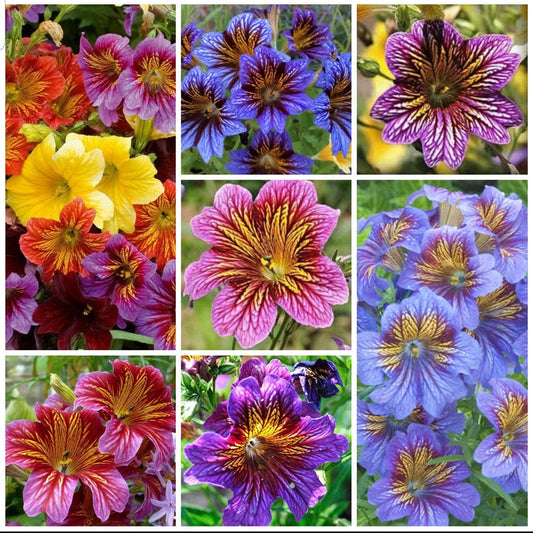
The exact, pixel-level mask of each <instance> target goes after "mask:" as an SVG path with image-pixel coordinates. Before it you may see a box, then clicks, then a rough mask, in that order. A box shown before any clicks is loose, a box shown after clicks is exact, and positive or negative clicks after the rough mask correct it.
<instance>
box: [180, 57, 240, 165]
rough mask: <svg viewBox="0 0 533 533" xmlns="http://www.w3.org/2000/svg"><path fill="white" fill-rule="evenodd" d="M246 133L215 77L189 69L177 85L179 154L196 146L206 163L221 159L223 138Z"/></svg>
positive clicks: (214, 75)
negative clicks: (179, 85)
mask: <svg viewBox="0 0 533 533" xmlns="http://www.w3.org/2000/svg"><path fill="white" fill-rule="evenodd" d="M244 131H246V127H245V126H244V125H243V124H242V123H241V122H240V120H238V119H237V117H236V116H235V114H234V113H233V111H232V110H231V108H230V106H229V105H228V102H227V100H226V96H225V92H224V88H223V87H222V85H221V84H220V80H219V79H218V76H217V75H216V74H214V73H212V72H207V73H205V74H203V73H202V67H199V66H198V67H194V68H192V69H191V70H190V71H189V72H188V74H187V76H185V78H184V80H183V82H182V84H181V150H182V151H183V150H186V149H187V148H191V147H192V146H196V147H197V148H198V151H199V152H200V155H201V156H202V159H203V160H204V161H205V162H206V163H208V162H209V160H210V159H211V156H212V155H215V156H218V157H222V155H223V153H224V138H225V137H227V136H229V135H237V134H238V133H242V132H244Z"/></svg>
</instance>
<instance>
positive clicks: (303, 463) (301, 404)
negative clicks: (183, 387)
mask: <svg viewBox="0 0 533 533" xmlns="http://www.w3.org/2000/svg"><path fill="white" fill-rule="evenodd" d="M320 361H321V362H322V363H320ZM324 363H329V365H330V366H331V375H332V376H326V377H322V378H321V379H320V380H317V381H316V382H315V385H314V386H312V388H313V393H310V388H306V389H305V391H306V394H305V398H306V399H309V397H310V396H311V397H315V396H316V397H318V396H319V391H323V390H326V389H328V388H329V387H330V386H334V385H333V384H334V383H337V384H339V381H340V384H342V381H341V380H340V378H338V376H339V374H338V371H337V368H336V367H335V365H334V364H333V363H332V362H327V361H324V360H317V361H315V362H310V361H303V362H302V364H305V366H306V367H307V368H309V369H310V371H312V370H313V368H316V367H317V365H318V367H320V368H322V366H323V364H324ZM320 373H321V372H320V371H319V374H320ZM299 374H300V372H299V371H298V369H296V368H295V369H294V372H293V373H292V374H291V372H290V371H289V369H288V368H287V367H285V366H284V365H283V364H281V362H280V361H279V360H277V359H272V360H271V361H270V362H269V363H268V364H267V363H266V362H265V361H264V360H263V359H258V358H251V359H248V360H246V361H245V362H244V363H242V365H241V367H240V374H239V376H238V378H237V379H236V380H235V381H234V382H233V383H232V385H231V391H230V393H229V397H228V399H227V400H224V401H221V402H220V403H218V404H217V406H216V409H215V410H214V411H213V412H212V413H211V414H210V416H209V417H208V418H207V420H206V421H205V424H204V429H205V430H207V431H206V432H204V433H202V434H201V435H200V436H199V437H198V438H197V439H196V440H195V441H194V442H193V443H189V444H186V445H185V447H184V451H183V453H184V455H185V457H186V459H187V460H188V461H190V463H192V466H190V468H188V469H187V471H186V472H185V473H184V481H185V483H187V484H188V485H197V484H202V483H209V484H211V485H215V486H219V487H224V488H228V489H231V490H232V491H233V496H232V498H231V499H230V500H229V501H228V505H227V507H226V508H225V509H224V512H223V517H222V519H223V525H224V526H268V525H270V524H271V521H272V513H271V505H272V503H273V502H274V501H275V500H276V498H278V497H280V498H281V499H282V500H284V501H285V502H287V504H288V507H289V509H290V511H291V513H292V514H293V515H294V519H295V520H296V521H297V522H299V521H300V520H301V519H302V517H303V516H304V515H305V514H306V513H307V512H308V511H309V509H310V508H312V507H314V506H315V505H316V504H317V503H318V502H319V501H320V500H321V499H322V498H323V497H324V495H325V494H326V492H327V489H326V486H325V485H324V484H323V483H322V482H321V481H320V479H319V477H318V476H317V473H316V472H315V470H316V469H317V468H319V467H320V466H321V465H323V464H324V463H325V462H330V461H331V462H337V461H340V459H341V458H342V456H343V455H344V454H345V453H346V452H347V451H348V448H349V441H348V439H347V438H346V437H345V436H344V435H340V434H336V433H334V431H335V419H334V418H333V417H332V416H331V415H330V414H326V415H323V416H322V415H321V414H320V413H319V411H318V410H317V409H316V406H315V405H314V404H311V403H308V402H307V401H303V400H302V399H301V398H300V397H299V396H298V394H297V390H296V388H295V387H294V384H293V382H292V381H291V378H292V379H295V377H296V379H297V376H298V375H299ZM336 377H337V378H338V379H336ZM336 392H338V389H337V391H336ZM185 394H186V397H187V392H185ZM331 395H332V394H329V392H328V394H322V396H331ZM190 463H189V464H190Z"/></svg>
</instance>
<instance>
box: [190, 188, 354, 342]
mask: <svg viewBox="0 0 533 533" xmlns="http://www.w3.org/2000/svg"><path fill="white" fill-rule="evenodd" d="M339 214H340V211H339V210H336V209H333V208H331V207H329V206H327V205H322V204H318V203H317V193H316V190H315V187H314V185H313V184H312V183H311V182H308V181H289V180H286V181H285V180H279V181H278V180H276V181H271V182H267V183H266V184H265V185H263V187H262V188H261V189H260V191H259V193H258V195H257V197H256V199H255V201H253V199H252V195H251V193H250V192H249V191H248V190H246V189H244V188H243V187H240V186H238V185H232V184H226V185H224V186H222V187H221V188H220V189H219V190H218V192H217V193H216V195H215V199H214V204H213V206H211V207H205V208H204V209H203V210H202V212H201V214H200V215H197V216H196V217H194V218H193V219H192V220H191V227H192V230H193V232H194V234H195V235H196V236H197V237H198V238H200V239H202V240H204V241H206V242H207V243H208V244H210V245H211V249H209V250H207V251H206V252H204V253H203V254H202V256H201V257H200V260H199V261H196V262H194V263H192V264H190V265H189V266H188V267H187V269H186V271H185V275H184V281H185V288H184V294H185V295H190V298H191V301H193V300H196V299H198V298H201V297H202V296H205V295H206V294H207V293H208V292H210V291H212V290H213V289H215V288H216V287H219V286H222V287H223V288H222V290H221V291H220V292H219V293H218V294H217V296H216V297H215V300H214V303H213V309H212V318H213V328H214V330H215V331H216V332H217V333H218V334H219V335H221V336H225V335H234V336H235V338H236V339H237V341H238V342H239V344H240V345H241V346H242V347H243V348H250V347H252V346H254V345H256V344H258V343H259V342H261V341H263V340H264V339H265V338H266V337H267V336H268V334H269V333H270V332H271V330H272V328H273V327H274V324H275V322H276V315H277V306H278V305H279V306H280V307H281V308H282V309H283V310H284V311H285V312H286V313H287V314H288V315H289V316H291V317H292V318H293V319H294V320H296V321H297V322H299V323H300V324H304V325H307V326H312V327H317V328H323V327H329V326H331V324H332V323H333V310H332V306H333V305H336V304H344V303H346V302H347V301H348V296H349V291H348V285H347V282H346V279H345V277H344V274H343V273H342V270H341V269H340V267H339V266H338V265H337V264H335V263H334V262H333V261H332V260H331V259H329V258H328V257H326V256H325V255H323V253H322V250H323V248H324V245H325V244H326V242H327V240H328V239H329V237H330V235H331V233H332V232H333V230H334V228H335V226H336V224H337V219H338V217H339Z"/></svg>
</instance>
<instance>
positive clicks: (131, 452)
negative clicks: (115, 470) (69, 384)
mask: <svg viewBox="0 0 533 533" xmlns="http://www.w3.org/2000/svg"><path fill="white" fill-rule="evenodd" d="M111 365H112V366H113V373H112V374H110V373H109V372H89V373H87V374H82V375H81V376H80V377H79V378H78V381H77V382H76V388H75V389H74V392H75V394H76V401H75V403H74V407H83V411H82V412H84V411H86V410H88V411H93V412H95V411H96V412H97V411H100V410H102V411H103V412H104V413H105V414H106V415H107V416H108V417H109V420H108V422H107V424H106V425H105V431H104V432H103V434H102V435H101V437H100V440H99V442H98V449H99V451H100V453H114V454H115V463H116V464H117V465H126V464H128V463H129V462H130V461H132V460H133V459H134V458H135V455H136V453H137V451H138V450H139V448H140V446H141V444H142V442H143V439H144V438H145V437H147V438H148V439H149V440H150V441H151V442H152V444H153V445H154V446H155V449H156V454H155V458H154V465H155V467H156V468H158V467H161V465H162V464H163V463H164V462H165V461H167V460H168V459H169V457H170V456H171V455H172V454H173V453H174V441H173V437H172V432H175V431H176V414H175V412H174V408H173V406H172V399H171V395H170V387H168V386H165V385H164V382H163V375H162V374H161V371H160V370H159V369H157V368H155V367H153V366H145V367H139V366H136V365H133V364H131V363H130V362H129V361H120V360H119V359H115V360H114V361H111Z"/></svg>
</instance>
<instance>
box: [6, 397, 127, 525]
mask: <svg viewBox="0 0 533 533" xmlns="http://www.w3.org/2000/svg"><path fill="white" fill-rule="evenodd" d="M35 414H36V415H37V419H38V422H31V421H29V420H16V421H14V422H11V423H9V424H8V425H7V427H6V464H8V465H10V464H15V465H17V466H19V467H21V468H29V469H31V473H30V477H29V478H28V482H27V483H26V486H25V487H24V491H23V500H24V512H25V513H26V514H27V515H28V516H36V515H38V514H39V513H46V514H47V515H48V516H49V517H50V518H51V519H52V520H53V521H54V522H59V523H60V522H63V520H65V518H66V517H67V515H68V513H69V508H70V505H71V503H72V500H73V497H74V491H75V489H76V487H77V485H78V481H81V483H82V484H84V485H86V486H87V487H88V488H89V489H90V490H91V492H92V496H93V506H94V512H95V514H96V516H98V518H100V520H102V521H104V522H105V521H106V520H107V519H108V517H109V515H110V513H111V511H112V510H114V511H118V512H121V511H123V510H124V508H125V507H126V504H127V503H128V498H129V490H128V486H127V485H126V482H125V481H124V478H123V477H122V476H121V475H120V474H119V472H118V471H117V469H116V468H115V462H114V460H113V455H112V453H103V452H100V451H99V450H98V439H99V438H100V436H101V435H102V433H103V432H104V426H103V425H102V421H101V419H100V416H99V415H98V413H96V412H94V411H90V410H83V411H70V412H68V411H61V410H58V409H53V408H50V407H45V406H44V405H40V404H37V405H36V406H35Z"/></svg>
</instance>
